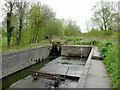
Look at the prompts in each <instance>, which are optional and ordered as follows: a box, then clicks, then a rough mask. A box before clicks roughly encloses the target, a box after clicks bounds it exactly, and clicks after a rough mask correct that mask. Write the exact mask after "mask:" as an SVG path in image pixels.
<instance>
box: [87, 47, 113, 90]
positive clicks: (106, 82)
mask: <svg viewBox="0 0 120 90" xmlns="http://www.w3.org/2000/svg"><path fill="white" fill-rule="evenodd" d="M93 56H100V53H99V50H98V48H97V47H95V48H94V53H93ZM110 81H111V80H110V78H109V77H108V75H107V71H106V68H105V65H104V63H103V60H95V59H92V60H91V65H90V69H89V72H88V75H87V80H86V83H85V88H111V87H110Z"/></svg>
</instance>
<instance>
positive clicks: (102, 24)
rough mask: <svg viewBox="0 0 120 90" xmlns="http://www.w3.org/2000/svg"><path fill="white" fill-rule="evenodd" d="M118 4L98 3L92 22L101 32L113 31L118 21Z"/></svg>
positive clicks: (94, 8) (93, 9) (94, 9)
mask: <svg viewBox="0 0 120 90" xmlns="http://www.w3.org/2000/svg"><path fill="white" fill-rule="evenodd" d="M115 5H116V3H113V2H103V1H100V2H98V3H97V4H96V5H95V6H94V7H93V8H92V11H93V17H92V21H93V23H94V25H95V26H96V27H97V28H98V29H99V30H101V31H102V30H105V31H108V30H112V29H114V24H116V23H117V22H118V20H117V15H118V13H117V10H116V6H115Z"/></svg>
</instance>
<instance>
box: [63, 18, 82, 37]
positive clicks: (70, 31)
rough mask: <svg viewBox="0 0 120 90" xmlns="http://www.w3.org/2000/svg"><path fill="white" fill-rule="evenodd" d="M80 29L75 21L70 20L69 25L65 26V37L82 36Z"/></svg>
mask: <svg viewBox="0 0 120 90" xmlns="http://www.w3.org/2000/svg"><path fill="white" fill-rule="evenodd" d="M80 33H81V31H80V27H79V26H77V25H76V22H75V21H72V20H68V22H67V25H66V26H65V35H66V36H78V35H80Z"/></svg>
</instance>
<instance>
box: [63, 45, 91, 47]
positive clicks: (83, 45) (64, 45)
mask: <svg viewBox="0 0 120 90" xmlns="http://www.w3.org/2000/svg"><path fill="white" fill-rule="evenodd" d="M62 46H65V47H73V46H75V47H92V46H91V45H62Z"/></svg>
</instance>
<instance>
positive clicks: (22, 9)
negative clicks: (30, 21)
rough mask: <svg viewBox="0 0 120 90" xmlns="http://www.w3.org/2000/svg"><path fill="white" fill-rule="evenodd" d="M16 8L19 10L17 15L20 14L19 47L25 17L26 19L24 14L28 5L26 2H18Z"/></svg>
mask: <svg viewBox="0 0 120 90" xmlns="http://www.w3.org/2000/svg"><path fill="white" fill-rule="evenodd" d="M16 7H17V8H18V10H17V13H18V16H19V33H18V35H19V36H18V37H17V40H16V42H17V45H19V44H20V42H21V31H22V28H23V17H24V14H25V9H26V7H27V3H26V2H23V1H21V2H16Z"/></svg>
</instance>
